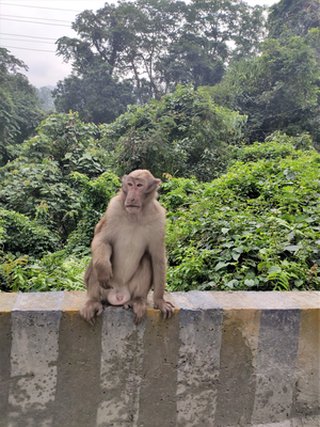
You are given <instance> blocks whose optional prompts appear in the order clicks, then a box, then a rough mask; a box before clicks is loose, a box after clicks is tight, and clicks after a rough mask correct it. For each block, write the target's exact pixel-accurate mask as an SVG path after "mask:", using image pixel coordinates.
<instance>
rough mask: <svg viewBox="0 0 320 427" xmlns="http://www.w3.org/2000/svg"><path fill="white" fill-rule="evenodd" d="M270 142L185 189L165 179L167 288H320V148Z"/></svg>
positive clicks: (182, 184) (175, 182)
mask: <svg viewBox="0 0 320 427" xmlns="http://www.w3.org/2000/svg"><path fill="white" fill-rule="evenodd" d="M277 149H278V151H279V152H282V155H281V156H280V157H278V156H274V153H275V145H274V143H273V142H270V143H264V144H260V146H258V145H255V147H254V152H255V156H254V157H255V158H259V160H257V161H247V162H246V163H243V162H242V161H238V162H236V163H235V164H234V165H233V166H232V167H231V168H230V169H229V171H228V173H227V174H225V175H223V176H221V177H220V178H218V179H216V180H214V181H212V182H211V183H207V184H197V183H195V185H192V191H190V192H189V193H188V194H186V182H185V181H181V182H180V180H175V181H174V184H173V185H172V184H171V186H170V184H169V185H167V191H166V192H165V194H164V195H163V197H162V200H163V202H164V203H165V204H166V206H167V209H168V210H169V212H170V213H169V222H168V231H167V245H168V255H169V270H168V283H169V286H170V289H172V290H188V289H195V288H197V289H237V290H239V289H255V290H272V289H273V290H290V289H320V278H319V265H320V227H319V224H320V212H319V195H320V180H319V176H320V156H319V154H317V153H316V152H315V151H312V150H310V151H299V150H295V149H293V150H290V149H289V147H288V146H287V144H285V145H284V146H282V147H277ZM245 150H246V149H245ZM259 151H260V153H259ZM284 152H287V153H288V155H285V156H283V153H284ZM267 153H268V154H267ZM247 154H248V150H247ZM251 154H252V151H251ZM165 189H166V187H165ZM177 200H178V201H179V202H178V203H177Z"/></svg>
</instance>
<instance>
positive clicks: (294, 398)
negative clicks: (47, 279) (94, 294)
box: [0, 292, 320, 427]
mask: <svg viewBox="0 0 320 427" xmlns="http://www.w3.org/2000/svg"><path fill="white" fill-rule="evenodd" d="M84 297H85V295H84V293H82V292H78V293H76V292H69V293H67V292H66V293H63V292H57V293H37V294H34V293H33V294H5V293H2V294H0V426H1V427H95V426H99V427H109V426H110V427H111V426H113V427H127V426H128V427H129V426H136V427H138V426H139V427H158V426H159V427H173V426H177V427H219V426H221V427H225V426H247V425H248V426H253V425H254V426H260V425H268V426H269V425H270V426H274V427H289V426H295V427H302V426H308V427H315V426H319V425H320V410H319V404H320V402H319V396H320V389H319V365H320V360H319V351H320V332H319V326H320V292H301V293H298V292H291V293H285V292H284V293H277V292H274V293H269V292H265V293H255V292H235V293H222V292H189V293H186V294H184V293H175V294H172V295H170V299H171V301H172V302H174V304H175V305H176V306H177V307H178V309H177V311H176V313H175V315H174V317H173V318H172V319H170V320H169V321H163V320H162V319H161V318H160V316H159V313H158V312H157V311H156V310H153V309H151V308H150V309H149V310H148V316H147V318H146V320H145V321H144V322H143V323H142V324H141V325H139V326H138V327H136V326H135V325H134V324H133V322H132V313H131V312H130V311H125V310H123V309H121V308H113V307H109V308H107V309H106V310H105V311H104V313H103V315H102V316H101V317H100V319H99V320H98V321H97V322H96V324H95V326H94V327H92V326H90V325H89V324H87V323H85V322H84V321H83V320H82V319H81V318H80V317H79V313H78V311H79V308H80V307H81V306H82V304H83V302H84Z"/></svg>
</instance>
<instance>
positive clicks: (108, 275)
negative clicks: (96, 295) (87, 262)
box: [94, 261, 112, 289]
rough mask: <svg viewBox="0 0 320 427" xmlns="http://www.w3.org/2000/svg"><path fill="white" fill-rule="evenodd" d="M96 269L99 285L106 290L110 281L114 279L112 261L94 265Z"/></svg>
mask: <svg viewBox="0 0 320 427" xmlns="http://www.w3.org/2000/svg"><path fill="white" fill-rule="evenodd" d="M94 268H95V270H96V274H97V279H98V282H99V285H100V286H102V287H103V288H105V289H107V288H109V282H110V279H112V266H111V262H110V261H108V262H106V263H101V262H96V263H95V264H94Z"/></svg>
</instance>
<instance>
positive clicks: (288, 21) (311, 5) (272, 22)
mask: <svg viewBox="0 0 320 427" xmlns="http://www.w3.org/2000/svg"><path fill="white" fill-rule="evenodd" d="M319 27H320V3H319V0H281V1H280V2H279V3H276V4H275V5H273V6H272V7H271V8H270V14H269V19H268V29H269V37H272V38H279V37H282V36H290V35H298V36H306V35H307V34H308V32H309V30H311V29H312V28H319Z"/></svg>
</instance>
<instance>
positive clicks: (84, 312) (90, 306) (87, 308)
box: [80, 301, 103, 325]
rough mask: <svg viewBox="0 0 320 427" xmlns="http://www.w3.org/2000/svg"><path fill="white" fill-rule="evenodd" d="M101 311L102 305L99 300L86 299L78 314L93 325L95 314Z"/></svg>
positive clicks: (97, 314)
mask: <svg viewBox="0 0 320 427" xmlns="http://www.w3.org/2000/svg"><path fill="white" fill-rule="evenodd" d="M102 312H103V305H102V304H101V302H99V301H87V302H86V303H85V305H84V307H82V309H81V310H80V315H81V316H82V317H83V318H84V319H85V320H86V321H87V322H89V323H90V324H91V325H94V323H95V318H96V316H99V315H100V314H101V313H102Z"/></svg>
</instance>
